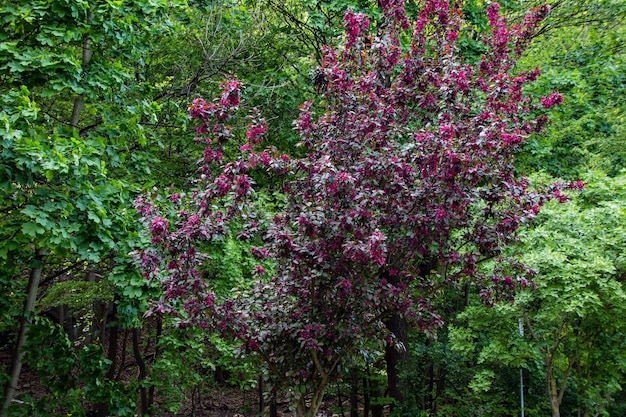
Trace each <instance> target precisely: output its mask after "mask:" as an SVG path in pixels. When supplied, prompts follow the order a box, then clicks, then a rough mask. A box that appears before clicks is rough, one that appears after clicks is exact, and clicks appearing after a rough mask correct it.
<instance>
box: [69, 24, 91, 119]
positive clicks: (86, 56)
mask: <svg viewBox="0 0 626 417" xmlns="http://www.w3.org/2000/svg"><path fill="white" fill-rule="evenodd" d="M92 19H93V15H90V16H89V18H88V19H87V21H88V23H91V21H92ZM92 55H93V51H92V50H91V38H87V39H85V40H84V41H83V56H82V59H81V67H82V68H83V70H84V69H85V67H86V66H87V65H88V64H89V62H91V57H92ZM84 101H85V95H84V94H81V95H79V96H78V97H76V98H75V99H74V106H73V108H72V116H71V117H70V126H72V127H73V128H75V129H78V120H79V119H80V112H81V110H82V109H83V102H84Z"/></svg>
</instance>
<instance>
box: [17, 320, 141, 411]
mask: <svg viewBox="0 0 626 417" xmlns="http://www.w3.org/2000/svg"><path fill="white" fill-rule="evenodd" d="M24 349H25V352H26V358H27V361H28V363H29V366H30V367H31V369H33V370H34V371H36V372H37V373H38V375H39V377H40V378H41V384H42V386H43V387H44V388H45V390H46V392H45V393H44V395H43V396H42V397H41V398H37V399H34V398H32V397H30V396H25V397H24V398H22V399H21V400H22V401H23V402H24V404H23V405H21V407H17V406H13V408H12V409H10V413H9V415H10V416H22V415H24V416H25V415H40V416H58V415H74V416H86V415H87V411H88V410H89V409H91V408H92V407H93V406H94V404H97V403H105V404H108V406H109V407H110V408H109V409H110V412H111V414H112V415H116V416H132V415H133V414H134V410H135V406H134V403H133V400H132V396H133V395H132V390H129V389H128V388H129V387H127V386H124V384H122V383H120V382H115V381H111V380H108V379H106V378H105V373H106V372H107V370H108V368H109V366H110V361H109V360H108V359H106V358H105V357H104V356H103V352H102V347H101V346H98V345H89V346H85V347H83V348H82V349H80V350H79V351H78V352H76V351H75V350H74V346H73V345H72V343H71V341H70V340H69V339H68V337H67V335H66V334H65V332H64V331H63V329H62V328H61V327H60V326H59V325H56V324H53V323H52V322H50V321H49V320H48V319H45V318H43V317H35V319H34V322H33V324H32V325H31V326H30V329H29V339H28V342H27V344H26V345H25V347H24ZM51 358H54V360H50V359H51Z"/></svg>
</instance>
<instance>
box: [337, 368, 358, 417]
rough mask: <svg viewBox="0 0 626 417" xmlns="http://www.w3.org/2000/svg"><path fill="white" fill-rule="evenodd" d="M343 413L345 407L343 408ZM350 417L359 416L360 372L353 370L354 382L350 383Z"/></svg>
mask: <svg viewBox="0 0 626 417" xmlns="http://www.w3.org/2000/svg"><path fill="white" fill-rule="evenodd" d="M341 412H342V415H343V408H342V410H341ZM350 417H359V372H358V370H357V369H356V368H355V369H353V370H352V383H351V384H350Z"/></svg>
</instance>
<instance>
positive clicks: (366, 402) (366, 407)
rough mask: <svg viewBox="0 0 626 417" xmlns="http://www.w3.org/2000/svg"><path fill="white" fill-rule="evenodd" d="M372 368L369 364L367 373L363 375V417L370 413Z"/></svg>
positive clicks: (367, 416)
mask: <svg viewBox="0 0 626 417" xmlns="http://www.w3.org/2000/svg"><path fill="white" fill-rule="evenodd" d="M369 376H370V368H369V365H368V366H367V372H366V375H365V376H364V377H363V417H369V415H370V384H369V381H368V379H369Z"/></svg>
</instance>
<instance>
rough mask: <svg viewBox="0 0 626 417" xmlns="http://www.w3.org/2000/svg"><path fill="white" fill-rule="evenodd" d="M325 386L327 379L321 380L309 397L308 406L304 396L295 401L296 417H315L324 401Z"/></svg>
mask: <svg viewBox="0 0 626 417" xmlns="http://www.w3.org/2000/svg"><path fill="white" fill-rule="evenodd" d="M327 384H328V379H327V378H322V380H321V381H320V383H319V384H318V386H317V388H316V389H315V392H314V393H313V396H312V397H311V404H310V405H309V406H307V404H306V403H307V401H306V398H305V397H304V396H302V397H300V399H298V400H297V401H296V403H295V406H296V415H297V416H298V417H315V416H316V415H317V411H318V410H319V409H320V407H321V405H322V401H323V400H324V393H325V392H326V385H327Z"/></svg>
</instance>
